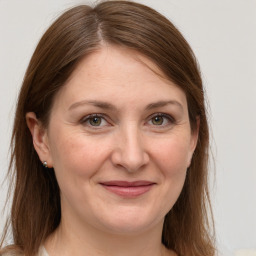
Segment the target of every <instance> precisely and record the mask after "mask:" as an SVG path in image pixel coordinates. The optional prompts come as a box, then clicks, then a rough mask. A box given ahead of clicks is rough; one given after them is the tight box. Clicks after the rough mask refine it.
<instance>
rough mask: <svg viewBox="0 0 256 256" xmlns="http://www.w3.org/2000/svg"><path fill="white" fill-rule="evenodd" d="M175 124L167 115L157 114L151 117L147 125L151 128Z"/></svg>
mask: <svg viewBox="0 0 256 256" xmlns="http://www.w3.org/2000/svg"><path fill="white" fill-rule="evenodd" d="M174 122H175V120H174V118H173V117H172V116H170V115H168V114H164V113H157V114H154V115H153V116H151V118H150V120H149V124H150V125H153V126H168V125H171V124H173V123H174Z"/></svg>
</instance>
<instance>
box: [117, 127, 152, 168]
mask: <svg viewBox="0 0 256 256" xmlns="http://www.w3.org/2000/svg"><path fill="white" fill-rule="evenodd" d="M119 136H120V138H119V139H118V145H117V152H116V153H117V155H116V163H117V164H118V165H121V166H123V167H124V168H125V169H126V170H128V171H129V172H134V171H137V170H138V169H140V168H141V167H142V166H144V165H145V164H146V163H147V161H148V156H147V153H146V151H145V148H144V143H143V136H142V134H141V132H140V130H139V129H138V127H137V125H136V124H129V125H126V126H125V127H123V128H122V129H120V134H119Z"/></svg>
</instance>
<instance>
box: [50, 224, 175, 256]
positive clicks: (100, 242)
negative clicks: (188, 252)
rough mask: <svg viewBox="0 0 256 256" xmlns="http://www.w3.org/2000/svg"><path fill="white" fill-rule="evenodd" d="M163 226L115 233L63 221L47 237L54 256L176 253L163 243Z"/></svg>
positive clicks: (162, 255) (156, 255)
mask: <svg viewBox="0 0 256 256" xmlns="http://www.w3.org/2000/svg"><path fill="white" fill-rule="evenodd" d="M162 226H163V223H160V224H159V225H158V226H157V227H154V228H152V229H149V230H145V231H144V232H141V233H135V232H134V233H129V234H114V233H107V232H104V231H102V230H98V229H96V228H94V227H92V226H91V225H84V226H83V228H81V223H80V224H78V223H77V224H76V223H75V224H74V223H72V225H69V223H67V222H65V221H63V220H62V222H61V223H60V225H59V227H58V229H57V230H56V231H55V232H54V233H53V234H52V235H51V236H50V237H49V238H48V239H47V240H46V242H45V247H46V250H47V251H48V253H49V255H50V256H58V255H62V256H68V255H77V256H84V255H90V256H99V255H100V256H107V255H108V256H109V255H111V256H120V255H122V256H144V255H145V256H164V255H175V254H172V252H171V251H168V250H167V249H165V247H164V246H163V245H162V243H161V236H162Z"/></svg>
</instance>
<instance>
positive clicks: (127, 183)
mask: <svg viewBox="0 0 256 256" xmlns="http://www.w3.org/2000/svg"><path fill="white" fill-rule="evenodd" d="M100 184H101V185H104V186H118V187H139V186H148V185H153V184H155V182H152V181H146V180H137V181H123V180H111V181H104V182H100Z"/></svg>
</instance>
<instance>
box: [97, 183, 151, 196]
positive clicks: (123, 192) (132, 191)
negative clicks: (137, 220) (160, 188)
mask: <svg viewBox="0 0 256 256" xmlns="http://www.w3.org/2000/svg"><path fill="white" fill-rule="evenodd" d="M155 184H156V183H154V182H151V181H144V180H139V181H133V182H129V181H106V182H101V183H100V185H101V186H103V187H104V188H105V189H106V190H108V191H110V192H112V193H114V194H116V195H119V196H121V197H125V198H135V197H138V196H140V195H143V194H145V193H146V192H148V191H149V190H151V188H152V187H153V186H154V185H155Z"/></svg>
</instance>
